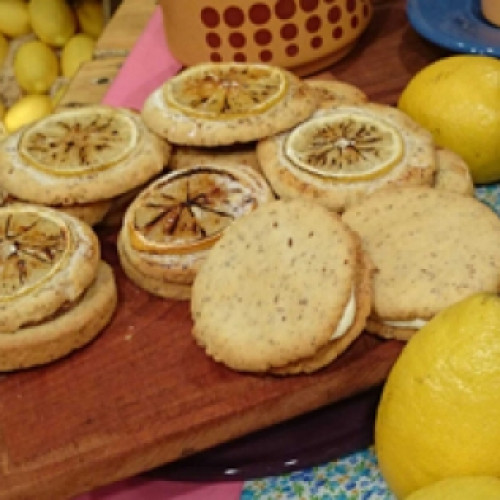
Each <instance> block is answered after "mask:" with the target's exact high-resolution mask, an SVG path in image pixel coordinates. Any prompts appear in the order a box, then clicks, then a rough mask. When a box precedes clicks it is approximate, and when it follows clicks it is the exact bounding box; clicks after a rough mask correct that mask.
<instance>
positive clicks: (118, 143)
mask: <svg viewBox="0 0 500 500" xmlns="http://www.w3.org/2000/svg"><path fill="white" fill-rule="evenodd" d="M170 149H171V148H170V146H169V145H168V144H166V142H165V141H163V140H161V139H160V138H159V137H157V136H156V135H155V134H153V133H152V132H151V131H150V130H149V129H148V128H147V127H146V126H145V125H144V123H143V121H142V119H141V117H140V115H139V114H138V113H134V112H133V111H129V110H127V109H124V108H113V107H109V106H104V105H89V106H83V107H81V108H75V109H64V110H61V111H58V112H55V113H53V114H51V115H49V116H47V117H45V118H42V119H41V120H39V121H37V122H34V123H32V124H30V125H27V126H25V127H23V128H21V129H20V130H18V131H16V132H14V133H12V134H10V135H9V136H8V137H7V138H6V139H5V140H4V141H2V142H1V143H0V163H1V164H2V166H3V168H2V169H0V185H1V186H2V187H3V188H4V189H5V190H7V191H8V192H9V193H11V194H12V195H13V196H15V197H17V198H19V199H21V200H25V201H27V202H30V203H40V204H44V205H65V206H66V205H75V204H86V203H92V202H98V201H102V200H108V199H110V198H114V197H115V196H118V195H120V194H122V193H124V192H127V191H129V190H131V189H133V188H134V187H136V186H139V185H141V184H144V183H145V182H146V181H148V180H149V179H151V178H152V177H153V176H155V175H157V174H159V173H160V172H161V171H162V170H163V168H164V165H165V163H166V161H167V159H168V156H169V155H168V154H167V152H166V151H167V150H168V151H170Z"/></svg>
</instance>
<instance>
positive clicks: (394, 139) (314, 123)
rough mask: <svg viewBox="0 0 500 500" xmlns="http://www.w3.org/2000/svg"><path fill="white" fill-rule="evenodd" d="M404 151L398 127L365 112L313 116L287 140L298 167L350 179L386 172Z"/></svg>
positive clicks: (290, 158) (365, 178)
mask: <svg viewBox="0 0 500 500" xmlns="http://www.w3.org/2000/svg"><path fill="white" fill-rule="evenodd" d="M403 153H404V144H403V139H402V137H401V134H400V133H399V132H398V130H397V129H396V128H395V127H393V126H392V125H391V124H389V123H388V122H385V121H383V120H380V119H378V118H377V117H375V116H372V115H367V114H362V113H350V112H346V113H334V114H331V115H326V116H318V117H315V118H312V119H310V120H308V121H306V122H304V123H302V124H301V125H299V126H298V127H296V128H295V129H294V130H293V131H292V132H291V133H290V134H289V136H288V137H287V139H286V141H285V155H286V156H287V157H288V159H289V160H290V161H291V162H292V163H293V164H294V165H296V166H297V167H299V168H301V169H303V170H305V171H307V172H309V173H311V174H314V175H318V176H321V177H324V178H329V179H333V180H339V181H348V182H349V181H360V180H367V179H372V178H375V177H377V176H379V175H382V174H384V173H386V172H387V171H389V170H390V169H392V168H393V167H394V166H395V165H397V164H398V162H399V161H400V160H401V158H402V157H403Z"/></svg>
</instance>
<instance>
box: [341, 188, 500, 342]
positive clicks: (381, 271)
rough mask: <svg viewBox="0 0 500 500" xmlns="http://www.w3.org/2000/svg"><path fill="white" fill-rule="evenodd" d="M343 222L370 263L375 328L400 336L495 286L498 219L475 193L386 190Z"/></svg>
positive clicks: (499, 282)
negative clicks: (352, 232) (373, 272)
mask: <svg viewBox="0 0 500 500" xmlns="http://www.w3.org/2000/svg"><path fill="white" fill-rule="evenodd" d="M342 219H343V221H344V222H345V223H346V224H348V225H349V226H350V227H351V228H352V229H353V230H354V231H356V232H357V233H358V234H359V236H360V238H361V241H362V244H363V248H364V251H365V252H366V253H367V254H368V255H369V257H370V258H371V260H372V262H373V264H374V266H375V270H376V271H375V274H374V277H373V304H372V312H371V314H370V317H369V319H368V323H367V326H366V329H367V330H369V331H371V332H373V333H377V334H379V335H381V336H383V337H389V338H394V337H395V338H398V339H403V340H406V339H408V338H410V337H411V336H412V335H413V334H414V333H415V332H416V331H417V330H418V329H419V328H420V327H421V326H423V325H424V324H425V323H426V322H427V321H428V320H430V319H431V318H432V317H433V316H434V315H435V314H436V313H438V312H439V311H441V310H442V309H444V308H446V307H448V306H450V305H451V304H453V303H455V302H458V301H459V300H461V299H463V298H465V297H467V296H469V295H471V294H473V293H476V292H493V293H496V292H498V291H499V290H500V252H499V248H500V218H499V217H498V215H497V214H496V213H495V212H493V211H492V210H491V209H490V208H489V207H487V206H486V205H485V204H483V203H481V202H480V201H478V200H477V199H476V198H474V197H471V196H463V195H462V194H457V193H452V192H447V191H442V190H438V189H433V188H429V187H399V188H388V189H385V190H381V191H378V192H377V193H374V194H373V195H371V196H370V197H369V198H367V199H365V200H364V201H363V202H362V203H359V204H358V205H356V206H353V207H351V208H350V209H348V210H347V211H346V212H345V213H344V214H343V216H342Z"/></svg>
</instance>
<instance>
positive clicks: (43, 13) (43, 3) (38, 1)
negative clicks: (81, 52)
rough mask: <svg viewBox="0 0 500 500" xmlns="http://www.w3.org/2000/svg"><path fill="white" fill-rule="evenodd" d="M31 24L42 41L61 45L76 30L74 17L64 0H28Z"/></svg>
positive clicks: (54, 45)
mask: <svg viewBox="0 0 500 500" xmlns="http://www.w3.org/2000/svg"><path fill="white" fill-rule="evenodd" d="M28 11H29V14H30V19H31V26H32V27H33V31H34V32H35V34H36V35H37V36H38V38H40V40H42V41H43V42H45V43H47V44H48V45H51V46H53V47H62V46H63V45H64V44H65V43H66V42H67V41H68V40H69V39H70V37H71V36H73V34H74V33H75V31H76V18H75V14H74V12H73V10H72V9H71V7H70V6H69V4H68V2H66V0H50V1H48V0H30V2H29V4H28Z"/></svg>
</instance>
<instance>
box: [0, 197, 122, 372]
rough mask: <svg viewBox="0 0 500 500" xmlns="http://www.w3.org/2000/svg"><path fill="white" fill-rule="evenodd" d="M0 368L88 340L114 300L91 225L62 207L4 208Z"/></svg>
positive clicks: (0, 224)
mask: <svg viewBox="0 0 500 500" xmlns="http://www.w3.org/2000/svg"><path fill="white" fill-rule="evenodd" d="M0 269H1V273H2V281H1V284H0V371H10V370H17V369H20V368H28V367H32V366H36V365H41V364H45V363H49V362H50V361H53V360H55V359H58V358H61V357H63V356H65V355H67V354H68V353H70V352H71V351H73V350H75V349H77V348H79V347H81V346H83V345H85V344H87V343H88V342H90V341H91V340H92V339H93V338H94V337H95V336H96V335H97V334H98V333H99V332H100V331H101V330H102V329H103V328H104V327H105V326H106V325H107V323H108V322H109V321H110V319H111V317H112V315H113V312H114V310H115V307H116V304H117V292H116V285H115V280H114V274H113V271H112V269H111V267H110V266H109V265H108V264H106V263H105V262H104V261H102V260H101V258H100V246H99V241H98V239H97V236H96V235H95V233H94V232H93V231H92V229H91V228H90V227H89V226H88V225H87V224H86V223H84V222H82V221H81V220H80V219H78V218H76V217H73V216H70V215H68V214H66V213H64V212H61V211H59V210H54V209H51V208H48V207H43V206H35V205H28V204H10V205H8V206H6V207H2V208H0Z"/></svg>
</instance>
